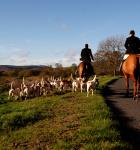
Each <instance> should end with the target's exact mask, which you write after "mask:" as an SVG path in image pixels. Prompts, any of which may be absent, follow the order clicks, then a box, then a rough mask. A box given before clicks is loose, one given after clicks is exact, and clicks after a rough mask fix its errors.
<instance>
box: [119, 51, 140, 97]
mask: <svg viewBox="0 0 140 150" xmlns="http://www.w3.org/2000/svg"><path fill="white" fill-rule="evenodd" d="M139 57H140V55H139V54H130V55H129V56H128V57H127V58H126V60H125V61H124V62H123V64H122V69H121V70H122V72H123V75H124V78H125V86H126V96H128V95H129V79H131V80H132V81H133V100H137V99H138V90H139V81H140V64H139Z"/></svg>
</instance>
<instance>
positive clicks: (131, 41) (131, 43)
mask: <svg viewBox="0 0 140 150" xmlns="http://www.w3.org/2000/svg"><path fill="white" fill-rule="evenodd" d="M124 46H125V48H126V54H140V39H139V38H138V37H135V36H130V37H128V38H127V39H126V41H125V44H124Z"/></svg>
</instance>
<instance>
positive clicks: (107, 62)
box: [94, 36, 125, 75]
mask: <svg viewBox="0 0 140 150" xmlns="http://www.w3.org/2000/svg"><path fill="white" fill-rule="evenodd" d="M124 50H125V49H124V37H122V36H121V37H110V38H107V39H106V40H104V41H101V42H100V44H99V47H98V50H97V52H96V53H95V56H94V58H95V63H94V66H95V67H96V69H97V72H100V73H102V74H114V75H116V71H117V70H118V68H119V65H120V62H121V60H122V57H123V55H124Z"/></svg>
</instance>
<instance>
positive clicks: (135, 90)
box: [133, 80, 139, 101]
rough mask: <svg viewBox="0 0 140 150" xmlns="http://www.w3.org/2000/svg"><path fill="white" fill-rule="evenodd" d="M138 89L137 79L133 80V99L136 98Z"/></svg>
mask: <svg viewBox="0 0 140 150" xmlns="http://www.w3.org/2000/svg"><path fill="white" fill-rule="evenodd" d="M138 90H139V84H138V81H137V80H135V81H134V91H133V100H136V101H137V100H138V97H139V96H138V94H139V93H138Z"/></svg>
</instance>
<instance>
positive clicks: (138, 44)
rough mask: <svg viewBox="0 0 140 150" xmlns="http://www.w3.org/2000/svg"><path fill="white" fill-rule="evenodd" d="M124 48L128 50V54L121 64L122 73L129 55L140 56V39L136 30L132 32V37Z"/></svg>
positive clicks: (128, 38) (126, 53) (127, 39)
mask: <svg viewBox="0 0 140 150" xmlns="http://www.w3.org/2000/svg"><path fill="white" fill-rule="evenodd" d="M124 47H125V48H126V52H125V55H124V57H123V60H122V62H121V64H120V71H121V68H122V64H123V62H124V61H125V60H126V58H127V57H128V56H129V54H140V39H139V38H138V37H136V36H135V31H134V30H131V31H130V36H129V37H127V38H126V41H125V44H124Z"/></svg>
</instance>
